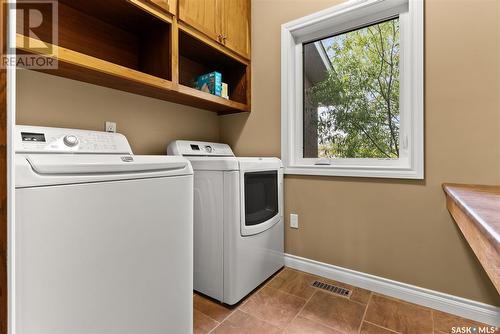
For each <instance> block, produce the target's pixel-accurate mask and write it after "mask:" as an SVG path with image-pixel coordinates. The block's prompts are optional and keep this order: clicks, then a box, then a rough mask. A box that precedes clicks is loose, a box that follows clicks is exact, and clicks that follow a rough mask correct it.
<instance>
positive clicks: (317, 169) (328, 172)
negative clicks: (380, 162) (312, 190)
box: [284, 166, 424, 180]
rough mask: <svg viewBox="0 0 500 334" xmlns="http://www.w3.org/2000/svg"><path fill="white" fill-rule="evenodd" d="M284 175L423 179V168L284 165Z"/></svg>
mask: <svg viewBox="0 0 500 334" xmlns="http://www.w3.org/2000/svg"><path fill="white" fill-rule="evenodd" d="M284 173H285V175H311V176H341V177H370V178H387V179H410V180H423V179H424V172H423V170H418V169H411V168H395V167H379V168H373V167H351V166H349V167H340V166H286V167H285V169H284Z"/></svg>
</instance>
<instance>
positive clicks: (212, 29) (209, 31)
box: [179, 0, 222, 42]
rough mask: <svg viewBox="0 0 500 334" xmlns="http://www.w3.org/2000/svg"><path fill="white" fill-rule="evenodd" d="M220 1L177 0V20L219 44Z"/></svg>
mask: <svg viewBox="0 0 500 334" xmlns="http://www.w3.org/2000/svg"><path fill="white" fill-rule="evenodd" d="M220 5H221V4H220V0H179V19H180V20H181V21H184V22H185V23H187V24H189V25H190V26H192V27H194V28H196V29H198V30H199V31H201V32H202V33H204V34H206V35H207V36H209V37H211V38H212V39H214V40H216V41H218V42H220V41H221V39H220V36H221V35H222V20H221V8H220Z"/></svg>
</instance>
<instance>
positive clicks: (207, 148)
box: [205, 145, 214, 153]
mask: <svg viewBox="0 0 500 334" xmlns="http://www.w3.org/2000/svg"><path fill="white" fill-rule="evenodd" d="M205 150H207V152H208V153H212V151H213V150H214V149H213V148H212V146H208V145H207V146H205Z"/></svg>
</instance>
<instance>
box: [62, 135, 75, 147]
mask: <svg viewBox="0 0 500 334" xmlns="http://www.w3.org/2000/svg"><path fill="white" fill-rule="evenodd" d="M63 141H64V144H66V146H69V147H74V146H76V145H78V137H77V136H74V135H67V136H64V139H63Z"/></svg>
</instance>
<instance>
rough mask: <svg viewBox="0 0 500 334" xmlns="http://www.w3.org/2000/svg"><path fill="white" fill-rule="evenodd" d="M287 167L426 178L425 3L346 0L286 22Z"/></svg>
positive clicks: (300, 170) (301, 171) (310, 171)
mask: <svg viewBox="0 0 500 334" xmlns="http://www.w3.org/2000/svg"><path fill="white" fill-rule="evenodd" d="M282 159H283V162H284V164H285V173H287V174H312V175H333V176H364V177H392V178H413V179H422V178H423V4H422V1H421V0H406V1H403V0H365V1H348V2H346V3H344V4H341V5H338V6H335V7H332V8H330V9H328V10H326V11H322V12H319V13H317V14H313V15H311V16H308V17H304V18H301V19H299V20H296V21H293V22H290V23H287V24H285V25H283V27H282Z"/></svg>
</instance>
